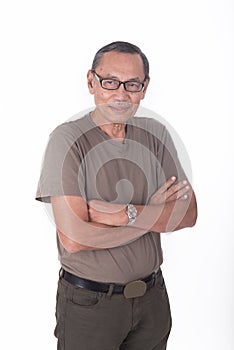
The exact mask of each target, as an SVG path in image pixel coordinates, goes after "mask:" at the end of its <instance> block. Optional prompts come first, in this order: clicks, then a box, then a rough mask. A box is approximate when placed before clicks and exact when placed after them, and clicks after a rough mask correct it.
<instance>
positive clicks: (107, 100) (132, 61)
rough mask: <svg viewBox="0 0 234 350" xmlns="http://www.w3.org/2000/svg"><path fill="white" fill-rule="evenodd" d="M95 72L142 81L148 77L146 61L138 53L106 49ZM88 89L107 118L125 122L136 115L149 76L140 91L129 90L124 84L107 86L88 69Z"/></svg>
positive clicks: (117, 78) (103, 75)
mask: <svg viewBox="0 0 234 350" xmlns="http://www.w3.org/2000/svg"><path fill="white" fill-rule="evenodd" d="M95 71H96V73H97V74H98V75H99V76H101V77H102V78H108V79H115V80H119V81H123V82H125V81H138V82H143V81H144V78H145V74H144V67H143V62H142V59H141V57H140V55H138V54H127V53H121V52H115V51H111V52H107V53H105V54H104V55H103V57H102V60H101V61H100V63H99V65H98V66H97V67H96V70H95ZM87 77H88V87H89V92H90V93H91V94H93V95H94V100H95V104H96V112H98V114H99V117H100V118H101V119H102V120H103V121H106V122H109V123H110V122H111V123H124V122H126V120H127V119H129V118H130V117H131V116H133V115H134V114H135V112H136V110H137V108H138V106H139V104H140V101H141V100H142V99H143V98H144V97H145V93H146V89H147V86H148V80H147V81H146V82H145V85H144V88H143V90H141V91H140V92H128V91H126V90H125V89H124V86H123V84H121V85H120V87H119V88H118V89H117V90H105V89H103V88H102V87H101V84H100V82H99V80H98V78H97V77H96V76H95V74H94V73H93V72H91V71H89V72H88V75H87Z"/></svg>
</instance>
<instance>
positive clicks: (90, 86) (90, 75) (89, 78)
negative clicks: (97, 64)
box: [87, 70, 94, 95]
mask: <svg viewBox="0 0 234 350" xmlns="http://www.w3.org/2000/svg"><path fill="white" fill-rule="evenodd" d="M93 80H94V77H93V73H92V71H91V70H89V71H88V73H87V83H88V89H89V92H90V93H91V94H92V95H93V94H94V88H93V86H94V81H93Z"/></svg>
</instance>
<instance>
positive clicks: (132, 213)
mask: <svg viewBox="0 0 234 350" xmlns="http://www.w3.org/2000/svg"><path fill="white" fill-rule="evenodd" d="M127 214H128V220H129V221H128V225H132V224H134V222H135V221H136V217H137V209H136V207H134V205H133V204H129V205H128V210H127Z"/></svg>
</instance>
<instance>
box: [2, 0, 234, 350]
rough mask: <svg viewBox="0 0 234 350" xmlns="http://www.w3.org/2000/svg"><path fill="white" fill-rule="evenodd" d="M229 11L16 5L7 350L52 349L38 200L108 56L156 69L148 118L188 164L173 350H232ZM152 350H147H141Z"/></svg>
mask: <svg viewBox="0 0 234 350" xmlns="http://www.w3.org/2000/svg"><path fill="white" fill-rule="evenodd" d="M233 7H234V5H233V2H232V1H231V0H230V1H228V0H196V1H189V0H177V1H174V0H164V1H159V0H155V1H147V0H145V1H144V2H142V1H136V0H134V1H131V0H129V1H123V0H118V1H116V2H113V1H107V0H100V1H88V0H87V1H85V2H84V3H82V4H81V2H80V1H78V0H77V1H72V0H67V1H66V2H65V1H61V0H57V1H53V0H47V1H45V0H41V1H32V0H30V1H29V0H28V1H26V0H22V1H16V0H9V1H7V2H5V3H4V4H3V2H2V3H1V5H0V33H1V34H0V35H1V56H0V59H1V66H0V67H1V68H0V69H1V72H0V96H1V106H0V113H1V114H0V115H1V163H2V167H1V169H2V170H1V193H2V200H1V228H2V234H1V255H0V257H1V288H0V292H1V299H0V300H1V319H2V326H1V343H5V341H6V343H5V344H6V345H5V346H4V349H5V350H7V349H10V350H12V349H15V348H22V349H24V350H31V349H33V350H41V349H48V350H49V349H55V348H56V342H55V339H54V337H53V327H54V322H55V319H54V307H55V293H56V283H57V276H58V268H59V264H58V261H57V251H56V244H55V229H54V226H53V224H52V223H51V221H50V220H49V218H48V217H47V215H46V213H45V210H44V208H43V206H42V205H41V204H40V203H37V202H36V201H35V200H34V196H35V191H36V186H37V181H38V177H39V172H40V166H41V159H42V155H43V152H44V149H45V145H46V142H47V140H48V135H49V133H50V132H51V131H52V130H53V128H54V127H56V126H57V125H58V124H60V123H61V122H63V121H65V120H67V119H69V118H70V117H72V115H74V114H76V113H77V112H80V111H82V110H84V109H86V108H89V107H90V106H92V96H90V95H89V94H88V90H87V87H86V72H87V70H88V69H89V68H90V65H91V62H92V59H93V55H94V54H95V52H96V51H97V50H98V49H99V48H100V47H101V46H103V45H105V44H107V43H109V42H111V41H115V40H124V41H130V42H132V43H135V44H136V45H138V46H140V47H141V48H142V50H143V51H144V52H145V54H146V55H147V56H148V58H149V61H150V64H151V70H150V75H151V83H150V86H149V89H148V92H147V93H148V94H147V96H146V98H145V100H144V101H143V103H142V106H144V107H146V108H149V109H151V110H153V111H155V112H156V113H158V114H159V115H161V116H162V117H163V118H165V119H166V120H167V121H168V122H169V123H170V124H171V125H173V127H174V128H175V129H176V131H177V133H178V134H179V135H180V137H181V139H182V140H183V142H184V144H185V145H186V148H187V151H188V153H189V156H190V160H191V163H192V169H193V185H194V189H195V192H196V194H197V200H198V208H199V218H198V221H197V225H196V226H195V227H194V228H192V229H184V230H182V231H179V232H176V233H174V234H168V235H164V237H163V250H164V258H165V261H164V264H163V271H164V275H165V279H166V283H167V288H168V293H169V296H170V301H171V309H172V314H173V328H172V332H171V336H170V339H169V343H168V349H169V350H188V349H189V350H197V349H199V350H220V349H223V350H232V349H233V348H234V332H233V325H234V297H233V294H234V288H233V286H234V284H233V275H234V274H233V272H234V271H233V270H234V268H233V267H234V265H233V260H234V259H233V254H232V250H233V234H234V220H233V195H234V186H233V168H234V167H233V159H234V157H233V156H234V154H233V153H234V141H233V131H232V127H233V126H232V125H233V124H232V123H231V119H232V117H233V115H234V113H233V112H234V102H233V92H234V70H233V62H234V44H233V43H234V41H233V39H234V38H233V34H234V29H233V23H234V22H233V20H234V18H233V10H234V8H233ZM143 350H144V349H143Z"/></svg>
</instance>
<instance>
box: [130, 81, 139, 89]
mask: <svg viewBox="0 0 234 350" xmlns="http://www.w3.org/2000/svg"><path fill="white" fill-rule="evenodd" d="M127 86H128V87H130V88H135V87H136V88H139V87H140V86H141V84H140V83H138V82H137V81H129V82H128V83H127Z"/></svg>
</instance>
